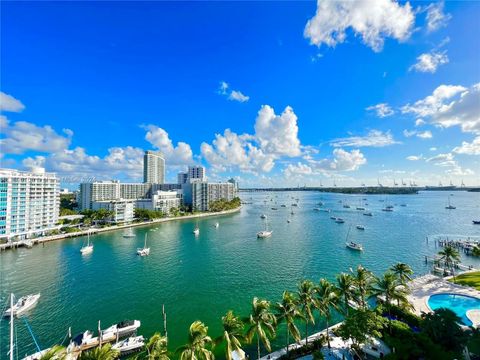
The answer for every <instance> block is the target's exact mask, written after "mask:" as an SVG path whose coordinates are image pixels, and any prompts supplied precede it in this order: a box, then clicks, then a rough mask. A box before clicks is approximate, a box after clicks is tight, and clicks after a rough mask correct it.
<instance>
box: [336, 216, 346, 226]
mask: <svg viewBox="0 0 480 360" xmlns="http://www.w3.org/2000/svg"><path fill="white" fill-rule="evenodd" d="M335 222H336V223H337V224H343V223H344V222H345V220H343V219H342V218H339V217H337V218H336V219H335Z"/></svg>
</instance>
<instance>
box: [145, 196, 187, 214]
mask: <svg viewBox="0 0 480 360" xmlns="http://www.w3.org/2000/svg"><path fill="white" fill-rule="evenodd" d="M181 205H182V192H181V191H160V190H159V191H157V192H156V193H154V194H153V195H152V197H151V198H150V199H139V200H137V201H136V207H137V208H138V209H146V210H155V211H161V212H164V213H165V214H169V213H170V210H171V209H172V208H177V209H178V208H180V206H181Z"/></svg>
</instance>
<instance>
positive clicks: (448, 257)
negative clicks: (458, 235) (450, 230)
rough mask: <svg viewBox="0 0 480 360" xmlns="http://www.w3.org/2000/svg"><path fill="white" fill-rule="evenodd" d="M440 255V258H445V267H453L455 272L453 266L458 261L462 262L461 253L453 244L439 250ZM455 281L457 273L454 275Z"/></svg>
mask: <svg viewBox="0 0 480 360" xmlns="http://www.w3.org/2000/svg"><path fill="white" fill-rule="evenodd" d="M438 255H439V256H440V260H443V263H444V265H445V267H444V269H451V270H452V272H453V273H454V269H453V266H454V264H455V263H456V262H457V263H459V262H460V254H459V252H458V250H457V249H455V248H454V247H453V246H452V245H446V246H445V247H444V248H443V249H442V250H440V251H439V252H438ZM453 281H454V282H455V273H454V276H453Z"/></svg>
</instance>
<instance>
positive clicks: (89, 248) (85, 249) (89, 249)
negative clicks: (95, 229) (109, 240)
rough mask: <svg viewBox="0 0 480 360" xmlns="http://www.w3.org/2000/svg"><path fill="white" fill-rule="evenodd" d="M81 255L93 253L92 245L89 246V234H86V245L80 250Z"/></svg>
mask: <svg viewBox="0 0 480 360" xmlns="http://www.w3.org/2000/svg"><path fill="white" fill-rule="evenodd" d="M80 252H81V253H82V255H87V254H90V253H92V252H93V244H90V233H88V234H87V244H86V245H84V246H82V248H81V249H80Z"/></svg>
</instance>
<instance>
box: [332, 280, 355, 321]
mask: <svg viewBox="0 0 480 360" xmlns="http://www.w3.org/2000/svg"><path fill="white" fill-rule="evenodd" d="M336 291H337V294H338V296H339V297H340V298H342V299H343V310H344V314H345V315H348V313H349V309H350V307H351V306H350V301H351V300H353V299H354V298H355V281H354V278H353V276H352V275H350V274H346V273H341V274H340V275H338V276H337V285H336Z"/></svg>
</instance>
